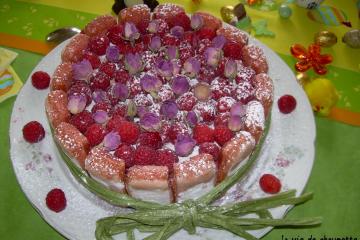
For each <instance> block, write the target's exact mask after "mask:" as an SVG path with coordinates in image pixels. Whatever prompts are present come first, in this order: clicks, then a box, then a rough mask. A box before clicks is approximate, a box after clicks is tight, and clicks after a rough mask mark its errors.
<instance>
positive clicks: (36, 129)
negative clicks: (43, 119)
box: [22, 121, 45, 143]
mask: <svg viewBox="0 0 360 240" xmlns="http://www.w3.org/2000/svg"><path fill="white" fill-rule="evenodd" d="M22 132H23V137H24V139H25V140H26V141H27V142H29V143H37V142H40V141H41V140H42V139H43V138H44V137H45V130H44V128H43V126H42V125H41V123H39V122H37V121H31V122H28V123H27V124H26V125H25V126H24V127H23V129H22Z"/></svg>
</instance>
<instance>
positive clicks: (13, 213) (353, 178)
mask: <svg viewBox="0 0 360 240" xmlns="http://www.w3.org/2000/svg"><path fill="white" fill-rule="evenodd" d="M4 2H5V1H4ZM6 2H8V1H6ZM19 4H20V3H19ZM1 9H2V1H0V11H1ZM62 11H66V10H64V9H62ZM0 14H1V13H0ZM1 21H2V20H1ZM0 24H2V23H0ZM12 50H14V51H16V52H18V53H19V56H18V58H17V59H16V60H15V61H14V63H13V64H12V66H13V68H14V69H15V71H16V72H17V73H18V74H19V76H20V78H21V79H22V80H23V81H25V80H26V79H27V78H28V76H29V73H30V72H31V70H32V69H33V67H35V66H36V64H37V63H38V62H39V61H40V59H41V58H42V56H40V55H37V54H33V53H29V52H25V51H21V50H16V49H12ZM284 58H286V57H284ZM357 76H359V75H357ZM14 101H15V98H10V99H8V100H6V101H5V102H2V103H0V124H1V125H0V126H1V127H0V202H1V204H0V239H27V240H31V239H36V240H39V239H52V240H55V239H63V237H62V236H61V235H59V234H58V233H57V232H56V231H55V230H54V229H52V228H51V227H50V226H49V225H48V224H47V223H46V222H45V221H44V220H43V219H42V218H41V216H40V215H39V214H38V213H37V212H36V211H35V209H34V208H32V206H31V204H30V203H29V202H28V201H27V199H26V197H25V195H24V194H23V193H22V191H21V189H20V186H19V185H18V183H17V181H16V178H15V175H14V172H13V169H12V167H11V160H10V157H9V137H8V131H9V121H10V116H11V110H12V106H13V103H14ZM316 125H317V141H316V159H315V164H314V168H313V171H312V174H311V176H310V180H309V182H308V185H307V187H306V191H314V192H315V198H314V200H312V201H310V202H308V203H307V204H305V205H302V206H298V207H297V208H296V209H293V210H292V211H291V212H290V213H289V215H288V216H289V217H306V216H323V218H324V221H323V224H322V225H321V226H318V227H314V228H310V229H276V230H273V231H271V232H270V233H269V234H268V235H266V236H265V237H264V238H263V239H285V238H287V239H291V238H293V239H295V238H298V239H300V238H304V239H308V238H309V237H310V236H311V235H312V236H313V237H316V239H321V238H324V237H326V238H327V239H330V237H339V238H340V239H343V238H344V239H346V237H348V239H350V237H352V238H353V239H354V238H355V237H356V238H358V239H360V204H359V202H360V180H359V172H360V147H359V143H360V128H359V127H353V126H349V125H344V124H341V123H338V122H335V121H332V120H329V119H325V118H318V117H317V118H316Z"/></svg>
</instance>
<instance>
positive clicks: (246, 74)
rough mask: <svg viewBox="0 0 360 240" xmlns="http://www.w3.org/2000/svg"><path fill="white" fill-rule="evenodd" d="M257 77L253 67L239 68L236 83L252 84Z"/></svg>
mask: <svg viewBox="0 0 360 240" xmlns="http://www.w3.org/2000/svg"><path fill="white" fill-rule="evenodd" d="M255 75H256V72H255V71H254V69H252V68H251V67H245V66H238V73H237V76H236V78H235V81H236V83H238V84H239V83H241V82H250V81H251V80H252V79H253V78H254V77H255Z"/></svg>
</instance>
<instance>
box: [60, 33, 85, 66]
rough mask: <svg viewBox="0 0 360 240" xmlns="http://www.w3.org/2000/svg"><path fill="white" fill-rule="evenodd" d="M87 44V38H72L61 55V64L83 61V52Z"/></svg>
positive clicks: (81, 35) (83, 35) (80, 35)
mask: <svg viewBox="0 0 360 240" xmlns="http://www.w3.org/2000/svg"><path fill="white" fill-rule="evenodd" d="M88 44H89V36H88V35H86V34H82V33H80V34H78V35H76V36H75V37H73V38H72V39H71V40H70V42H69V43H68V45H66V47H65V48H64V50H63V52H62V53H61V60H62V61H63V62H70V63H76V62H79V61H81V60H82V59H83V55H84V51H85V49H86V48H87V46H88Z"/></svg>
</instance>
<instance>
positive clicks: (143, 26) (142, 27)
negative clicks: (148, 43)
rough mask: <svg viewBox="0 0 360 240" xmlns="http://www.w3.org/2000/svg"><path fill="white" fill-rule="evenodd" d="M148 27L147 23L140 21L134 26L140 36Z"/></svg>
mask: <svg viewBox="0 0 360 240" xmlns="http://www.w3.org/2000/svg"><path fill="white" fill-rule="evenodd" d="M148 26H149V21H141V22H139V23H138V24H136V27H137V28H138V30H139V32H140V33H141V34H144V33H146V32H147V28H148Z"/></svg>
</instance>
